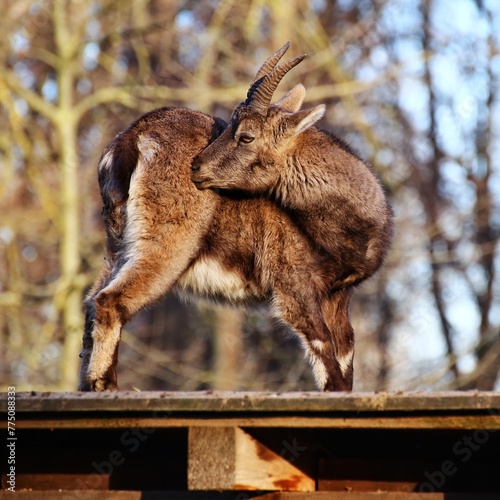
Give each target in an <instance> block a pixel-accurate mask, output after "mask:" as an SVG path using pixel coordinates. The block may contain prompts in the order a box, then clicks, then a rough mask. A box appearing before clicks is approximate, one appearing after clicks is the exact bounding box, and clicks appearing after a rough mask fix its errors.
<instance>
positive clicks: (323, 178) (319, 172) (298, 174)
mask: <svg viewBox="0 0 500 500" xmlns="http://www.w3.org/2000/svg"><path fill="white" fill-rule="evenodd" d="M321 163H323V162H320V164H317V163H313V162H311V161H310V160H308V159H305V158H304V157H303V156H301V155H299V154H297V153H296V152H291V153H290V154H289V155H288V156H287V157H286V159H285V162H284V165H283V168H282V169H281V171H280V175H279V177H278V180H277V183H276V186H275V187H274V189H273V193H272V194H273V196H274V197H275V198H276V199H277V201H279V202H280V203H281V204H282V205H283V206H286V207H289V208H295V209H299V210H300V209H302V208H311V207H313V206H315V205H319V204H322V203H323V201H324V197H325V194H327V193H328V192H329V191H330V187H329V185H330V182H331V181H330V179H329V175H328V168H327V165H325V164H321Z"/></svg>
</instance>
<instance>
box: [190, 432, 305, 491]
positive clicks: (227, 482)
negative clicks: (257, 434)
mask: <svg viewBox="0 0 500 500" xmlns="http://www.w3.org/2000/svg"><path fill="white" fill-rule="evenodd" d="M188 436H189V437H188V489H189V490H205V491H206V490H290V491H314V489H315V481H314V480H313V479H312V478H310V477H309V476H307V475H306V474H304V473H303V472H302V471H300V470H299V469H298V468H297V467H295V466H294V465H293V464H291V463H290V462H288V461H287V460H286V459H284V458H283V457H281V456H280V455H278V454H277V453H275V452H273V451H272V450H270V449H269V448H267V447H266V446H264V445H263V444H262V443H260V442H259V441H257V440H256V439H254V438H253V437H252V436H250V435H249V434H247V433H246V432H245V431H243V430H242V429H240V428H238V427H221V428H213V427H193V428H190V429H189V434H188Z"/></svg>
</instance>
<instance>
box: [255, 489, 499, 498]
mask: <svg viewBox="0 0 500 500" xmlns="http://www.w3.org/2000/svg"><path fill="white" fill-rule="evenodd" d="M258 500H498V494H495V493H492V494H488V493H479V494H476V493H470V494H467V493H441V492H437V493H417V492H415V493H396V492H387V491H376V492H375V491H374V492H362V493H355V492H350V491H344V492H339V491H329V492H325V491H316V492H314V493H291V492H290V493H289V492H279V493H267V494H265V495H262V496H259V497H258Z"/></svg>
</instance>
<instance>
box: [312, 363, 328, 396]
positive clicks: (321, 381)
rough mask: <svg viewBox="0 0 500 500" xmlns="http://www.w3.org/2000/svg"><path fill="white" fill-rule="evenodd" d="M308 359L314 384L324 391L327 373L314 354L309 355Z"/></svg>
mask: <svg viewBox="0 0 500 500" xmlns="http://www.w3.org/2000/svg"><path fill="white" fill-rule="evenodd" d="M309 359H310V361H311V365H312V368H313V374H314V379H315V380H316V384H317V386H318V387H319V388H320V389H324V388H325V386H326V382H327V380H328V373H327V371H326V367H325V364H324V363H323V361H321V359H319V358H318V357H317V356H315V355H314V354H310V355H309Z"/></svg>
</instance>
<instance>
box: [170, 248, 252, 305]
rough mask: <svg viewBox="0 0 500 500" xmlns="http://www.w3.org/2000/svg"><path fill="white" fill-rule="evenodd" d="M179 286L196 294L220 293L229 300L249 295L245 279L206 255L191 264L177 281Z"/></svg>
mask: <svg viewBox="0 0 500 500" xmlns="http://www.w3.org/2000/svg"><path fill="white" fill-rule="evenodd" d="M177 285H178V287H179V288H181V289H182V290H183V291H185V292H190V293H194V294H196V295H202V296H211V295H220V296H222V297H225V298H227V299H229V300H236V301H237V300H242V299H244V298H245V297H247V296H248V295H249V291H248V290H247V289H246V287H245V282H244V281H243V279H242V278H241V277H240V276H239V275H238V274H237V273H235V272H232V271H229V270H227V269H224V268H223V267H222V266H221V265H220V264H219V262H217V261H216V260H215V259H212V258H210V257H204V258H201V259H199V260H197V261H196V262H195V263H194V264H193V265H191V266H190V267H189V268H188V269H187V270H186V272H185V273H184V274H183V275H182V276H181V278H180V279H179V281H178V282H177Z"/></svg>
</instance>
